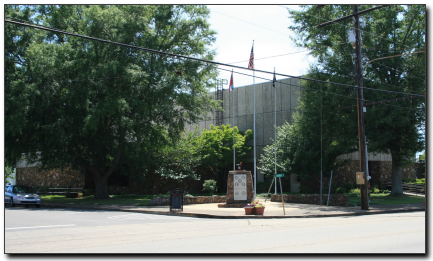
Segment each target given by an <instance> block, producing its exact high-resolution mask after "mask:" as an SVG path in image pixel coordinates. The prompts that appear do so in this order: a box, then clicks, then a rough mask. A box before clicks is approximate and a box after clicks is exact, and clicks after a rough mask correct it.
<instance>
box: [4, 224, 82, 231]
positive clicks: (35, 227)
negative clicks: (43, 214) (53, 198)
mask: <svg viewBox="0 0 433 261" xmlns="http://www.w3.org/2000/svg"><path fill="white" fill-rule="evenodd" d="M70 226H75V224H70V225H52V226H37V227H10V228H5V230H6V229H23V228H41V227H70Z"/></svg>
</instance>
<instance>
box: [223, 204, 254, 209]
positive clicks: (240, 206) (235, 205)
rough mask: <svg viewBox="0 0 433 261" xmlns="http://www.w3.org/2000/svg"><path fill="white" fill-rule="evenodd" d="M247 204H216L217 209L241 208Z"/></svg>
mask: <svg viewBox="0 0 433 261" xmlns="http://www.w3.org/2000/svg"><path fill="white" fill-rule="evenodd" d="M248 204H249V203H236V204H218V207H219V208H243V207H245V206H246V205H248Z"/></svg>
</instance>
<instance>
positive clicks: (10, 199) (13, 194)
mask: <svg viewBox="0 0 433 261" xmlns="http://www.w3.org/2000/svg"><path fill="white" fill-rule="evenodd" d="M6 204H10V206H11V207H14V206H15V205H18V204H21V205H25V206H26V207H28V206H29V205H35V206H36V207H37V208H39V207H40V206H41V197H40V196H39V195H38V194H37V192H36V191H35V190H34V189H33V188H32V187H29V186H20V185H12V186H6V188H5V207H6Z"/></svg>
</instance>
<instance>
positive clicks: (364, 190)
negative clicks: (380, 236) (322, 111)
mask: <svg viewBox="0 0 433 261" xmlns="http://www.w3.org/2000/svg"><path fill="white" fill-rule="evenodd" d="M386 6H388V5H380V6H377V7H374V8H370V9H367V10H364V11H361V12H359V6H358V5H354V7H353V14H351V15H348V16H344V17H341V18H339V19H336V20H333V21H330V22H326V23H323V24H319V25H318V26H317V28H321V27H324V26H327V25H330V24H333V23H336V22H339V21H343V20H346V19H348V18H351V17H354V18H355V34H356V72H357V73H356V82H357V85H358V87H359V88H358V94H357V100H358V103H357V107H358V139H359V169H360V171H361V172H364V174H363V178H364V185H361V209H364V210H367V209H368V205H369V204H368V203H369V202H368V178H367V160H366V154H365V152H366V149H365V146H366V145H365V127H364V92H363V88H362V63H361V61H362V52H361V31H360V26H359V15H360V14H365V13H367V12H370V11H373V10H377V9H380V8H383V7H386ZM319 7H323V5H322V6H319Z"/></svg>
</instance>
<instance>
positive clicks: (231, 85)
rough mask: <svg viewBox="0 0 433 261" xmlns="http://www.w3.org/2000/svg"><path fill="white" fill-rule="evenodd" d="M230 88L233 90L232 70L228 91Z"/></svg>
mask: <svg viewBox="0 0 433 261" xmlns="http://www.w3.org/2000/svg"><path fill="white" fill-rule="evenodd" d="M230 90H233V71H232V76H231V77H230V85H229V93H230Z"/></svg>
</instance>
